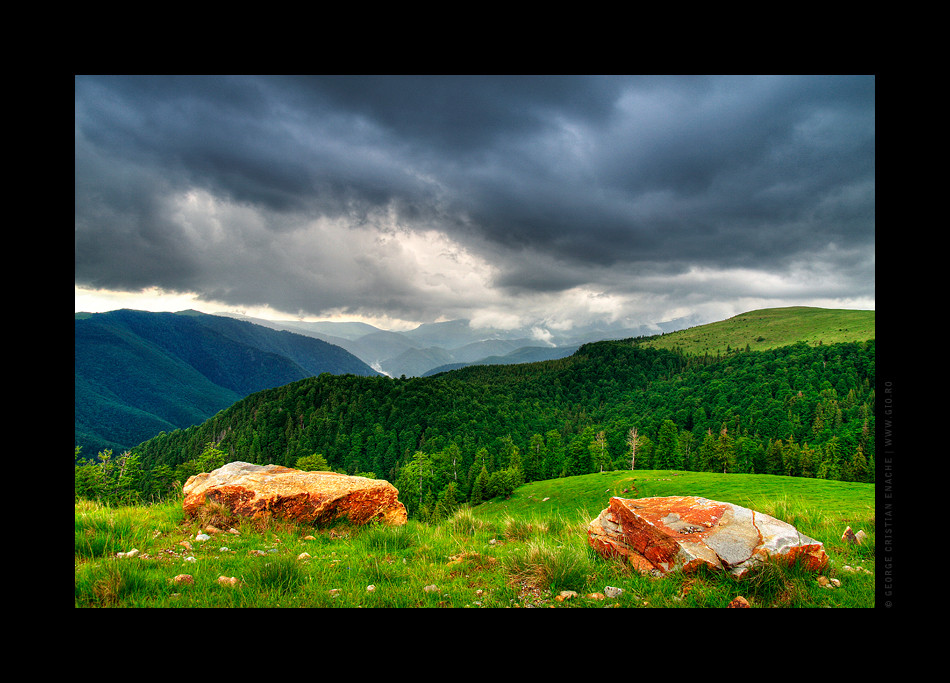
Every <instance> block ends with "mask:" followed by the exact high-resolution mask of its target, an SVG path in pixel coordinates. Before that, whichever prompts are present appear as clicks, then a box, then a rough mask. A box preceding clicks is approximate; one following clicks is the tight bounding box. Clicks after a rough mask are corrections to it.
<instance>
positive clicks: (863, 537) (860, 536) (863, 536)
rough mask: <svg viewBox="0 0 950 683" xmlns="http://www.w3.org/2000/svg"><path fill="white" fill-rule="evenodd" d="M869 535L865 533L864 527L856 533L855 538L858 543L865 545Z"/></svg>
mask: <svg viewBox="0 0 950 683" xmlns="http://www.w3.org/2000/svg"><path fill="white" fill-rule="evenodd" d="M867 537H868V535H867V534H866V533H864V529H861V531H859V532H858V533H856V534H855V535H854V540H855V541H857V542H858V545H864V542H865V541H866V540H867Z"/></svg>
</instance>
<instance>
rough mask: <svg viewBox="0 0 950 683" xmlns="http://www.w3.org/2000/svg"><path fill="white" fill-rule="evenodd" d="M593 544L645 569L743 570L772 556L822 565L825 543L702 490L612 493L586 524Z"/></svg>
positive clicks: (813, 566)
mask: <svg viewBox="0 0 950 683" xmlns="http://www.w3.org/2000/svg"><path fill="white" fill-rule="evenodd" d="M587 538H588V542H589V543H590V545H591V547H593V548H594V549H595V550H596V551H597V552H599V553H600V554H601V555H603V556H605V557H624V558H626V559H627V560H628V561H629V562H630V563H631V564H632V565H633V566H634V568H636V569H637V570H639V571H640V572H641V573H644V574H647V573H649V574H654V575H662V574H667V573H669V572H672V571H676V570H681V571H685V572H689V571H693V570H695V569H697V568H699V567H710V568H712V569H716V570H722V571H728V572H730V573H732V574H735V575H737V576H742V575H743V574H745V573H746V572H748V571H749V570H750V569H752V568H753V567H755V566H756V565H757V564H760V563H761V562H764V561H765V560H767V559H769V558H773V559H782V560H785V561H788V562H799V563H801V564H802V566H805V567H807V568H808V569H810V570H814V571H820V570H821V569H823V568H824V567H825V566H826V565H827V564H828V556H827V555H826V554H825V550H824V545H823V544H822V543H821V542H820V541H816V540H815V539H813V538H809V537H807V536H805V535H804V534H802V533H800V532H799V531H798V530H797V529H795V527H793V526H791V525H790V524H787V523H785V522H783V521H781V520H779V519H775V518H774V517H771V516H769V515H766V514H763V513H761V512H756V511H755V510H750V509H748V508H744V507H741V506H739V505H733V504H732V503H721V502H718V501H715V500H709V499H707V498H700V497H697V496H667V497H662V498H634V499H629V498H611V499H610V504H609V506H608V507H607V508H606V509H605V510H603V511H602V512H601V513H600V515H599V516H598V517H597V518H596V519H594V520H593V521H592V522H591V523H590V525H589V526H588V529H587Z"/></svg>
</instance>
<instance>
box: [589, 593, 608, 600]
mask: <svg viewBox="0 0 950 683" xmlns="http://www.w3.org/2000/svg"><path fill="white" fill-rule="evenodd" d="M587 599H588V600H606V599H607V596H606V595H604V594H603V593H588V594H587Z"/></svg>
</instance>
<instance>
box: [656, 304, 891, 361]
mask: <svg viewBox="0 0 950 683" xmlns="http://www.w3.org/2000/svg"><path fill="white" fill-rule="evenodd" d="M874 329H875V328H874V311H861V310H849V309H833V308H811V307H807V306H790V307H787V308H764V309H760V310H757V311H749V312H747V313H741V314H739V315H736V316H733V317H732V318H729V319H727V320H722V321H719V322H714V323H709V324H708V325H698V326H696V327H690V328H688V329H685V330H678V331H675V332H669V333H667V334H663V335H658V336H656V337H652V338H650V339H648V340H644V341H643V342H642V345H643V346H649V347H651V348H655V349H676V348H679V349H681V350H682V351H684V352H686V353H693V354H700V355H702V354H703V353H709V354H710V355H716V354H717V353H726V351H727V349H731V350H737V349H744V348H746V345H748V347H749V350H751V351H763V350H765V349H774V348H778V347H781V346H787V345H788V344H794V343H795V342H799V341H801V342H805V343H806V344H809V345H812V346H814V345H818V344H836V343H838V342H849V341H866V340H868V339H874Z"/></svg>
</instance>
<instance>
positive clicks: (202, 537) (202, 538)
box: [195, 534, 211, 541]
mask: <svg viewBox="0 0 950 683" xmlns="http://www.w3.org/2000/svg"><path fill="white" fill-rule="evenodd" d="M195 540H196V541H209V540H211V537H210V536H209V535H208V534H198V535H197V536H195Z"/></svg>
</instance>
